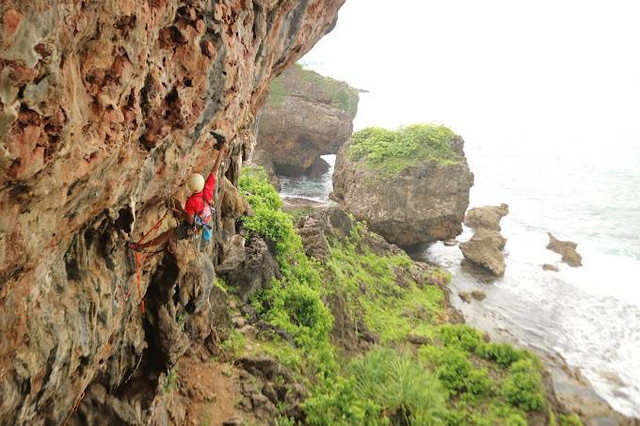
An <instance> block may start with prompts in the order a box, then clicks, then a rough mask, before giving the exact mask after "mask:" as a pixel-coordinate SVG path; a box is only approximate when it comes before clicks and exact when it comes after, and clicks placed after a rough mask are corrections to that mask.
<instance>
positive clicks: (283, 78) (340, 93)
mask: <svg viewBox="0 0 640 426" xmlns="http://www.w3.org/2000/svg"><path fill="white" fill-rule="evenodd" d="M357 107H358V92H357V90H355V89H353V88H352V87H349V86H348V85H347V84H346V83H343V82H339V81H336V80H333V79H331V78H329V77H324V76H321V75H319V74H318V73H315V72H313V71H309V70H304V69H302V67H300V66H295V67H291V68H289V69H287V70H286V71H285V72H283V73H282V74H281V75H280V76H279V77H277V78H276V79H275V80H273V82H272V83H271V89H270V93H269V98H268V100H267V103H266V104H265V105H264V107H263V108H262V111H261V112H260V123H259V130H258V148H259V149H261V150H264V151H266V152H268V153H269V154H270V157H271V160H272V161H273V163H274V166H275V171H276V173H277V174H279V175H284V176H300V175H310V176H318V175H321V174H322V173H324V172H326V171H327V170H328V164H327V163H326V162H325V161H324V160H322V159H321V158H320V155H324V154H335V153H336V152H337V151H338V148H340V146H342V144H343V143H344V142H345V141H346V140H347V139H348V138H349V136H351V132H352V131H353V119H354V118H355V116H356V111H357Z"/></svg>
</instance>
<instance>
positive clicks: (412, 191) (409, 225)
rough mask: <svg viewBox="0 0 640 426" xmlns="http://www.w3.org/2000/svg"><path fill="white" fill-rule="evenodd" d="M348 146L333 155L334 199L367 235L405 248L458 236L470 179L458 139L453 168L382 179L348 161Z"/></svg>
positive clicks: (427, 165)
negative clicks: (362, 224) (363, 226)
mask: <svg viewBox="0 0 640 426" xmlns="http://www.w3.org/2000/svg"><path fill="white" fill-rule="evenodd" d="M348 146H349V142H347V143H346V144H345V145H343V147H342V148H341V149H340V150H339V151H338V156H337V158H336V166H335V167H336V168H335V172H334V174H333V197H334V199H335V200H336V201H338V202H339V203H340V205H341V206H342V207H344V209H345V210H347V211H349V212H350V213H352V214H353V215H354V216H355V217H356V218H357V219H358V220H363V221H366V222H367V223H368V224H369V228H370V229H371V230H372V231H374V232H376V233H378V234H380V235H382V236H383V237H384V238H386V240H387V241H389V242H390V243H393V244H397V245H399V246H401V247H404V248H407V247H411V246H415V245H417V244H425V243H431V242H434V241H438V240H448V239H451V238H455V237H456V236H457V235H458V234H460V233H461V232H462V220H463V219H464V212H465V211H466V209H467V207H468V206H469V190H470V188H471V186H472V185H473V174H472V173H471V171H470V170H469V166H468V165H467V161H466V158H465V157H464V151H463V146H464V141H463V140H462V138H461V137H459V136H456V138H455V139H454V140H453V141H452V147H453V148H454V150H455V151H456V152H458V153H459V155H460V158H461V160H460V161H459V162H458V163H457V164H453V165H442V164H438V163H436V162H434V161H429V162H424V163H418V164H416V165H414V166H411V167H409V168H408V169H406V170H403V171H402V172H400V173H399V174H397V175H394V176H391V177H382V176H381V175H380V172H378V171H375V170H372V169H370V168H369V167H368V166H367V165H366V164H365V162H364V161H363V160H360V161H352V160H351V159H349V158H348V155H347V149H348Z"/></svg>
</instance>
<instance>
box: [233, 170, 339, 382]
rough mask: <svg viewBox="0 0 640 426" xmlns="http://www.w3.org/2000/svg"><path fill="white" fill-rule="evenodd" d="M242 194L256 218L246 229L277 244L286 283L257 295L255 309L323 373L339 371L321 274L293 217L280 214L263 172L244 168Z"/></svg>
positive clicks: (247, 222) (277, 200)
mask: <svg viewBox="0 0 640 426" xmlns="http://www.w3.org/2000/svg"><path fill="white" fill-rule="evenodd" d="M239 188H240V190H241V192H242V193H243V194H244V195H245V196H246V197H247V200H248V201H249V203H250V204H251V207H252V209H253V212H254V215H253V216H251V217H247V218H245V228H246V229H247V230H249V231H250V232H251V233H256V234H259V235H260V236H262V237H263V238H266V239H268V240H270V241H272V242H273V243H275V248H276V260H277V261H278V266H279V267H280V272H281V273H282V279H280V280H274V281H273V283H272V287H271V288H270V289H268V290H264V291H261V292H258V293H257V294H255V295H254V297H253V299H252V301H251V303H252V305H253V306H254V307H256V309H257V310H258V313H259V314H260V315H261V316H262V317H263V319H265V320H266V321H269V322H271V323H272V324H274V325H277V326H279V327H282V328H284V329H285V330H287V331H288V332H289V333H290V334H291V335H292V336H293V338H294V339H295V342H296V344H297V345H299V346H300V347H301V348H303V349H305V350H306V351H308V353H309V355H308V356H307V357H306V358H305V360H306V361H307V364H308V365H313V366H314V368H316V370H317V372H318V373H323V374H324V373H327V372H328V371H329V370H331V369H334V368H335V361H334V360H333V354H332V352H333V347H332V346H331V343H330V341H329V331H330V330H331V327H332V322H333V317H332V315H331V313H330V312H329V310H328V309H327V307H326V306H325V305H324V303H323V302H322V299H321V298H320V296H321V294H320V290H321V288H322V279H321V268H320V266H319V265H318V264H317V263H316V262H315V261H313V260H312V259H309V258H308V257H307V256H306V254H305V252H304V248H303V246H302V240H301V238H300V236H299V235H298V234H297V232H296V231H295V229H294V227H293V221H292V220H291V217H290V216H289V215H288V214H286V213H284V212H283V211H282V210H281V207H282V201H281V200H280V196H279V195H278V193H277V191H276V190H275V188H274V187H273V186H272V185H271V184H269V182H268V180H267V175H266V173H265V172H264V170H262V169H260V168H244V169H243V174H242V176H241V177H240V183H239Z"/></svg>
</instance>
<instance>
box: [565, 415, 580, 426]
mask: <svg viewBox="0 0 640 426" xmlns="http://www.w3.org/2000/svg"><path fill="white" fill-rule="evenodd" d="M560 426H582V421H581V420H580V417H578V416H577V415H575V414H571V415H567V414H560Z"/></svg>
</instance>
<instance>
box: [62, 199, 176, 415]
mask: <svg viewBox="0 0 640 426" xmlns="http://www.w3.org/2000/svg"><path fill="white" fill-rule="evenodd" d="M169 211H170V210H167V212H166V213H165V214H164V216H162V218H161V219H160V220H159V221H158V222H156V224H155V225H153V227H152V228H151V229H150V230H149V231H148V232H147V233H146V234H144V235H143V236H142V238H141V239H140V241H139V242H138V244H142V243H143V242H144V240H145V239H147V237H148V236H149V235H150V234H151V233H152V232H153V231H155V230H156V229H158V228H159V227H160V225H161V224H162V222H163V221H164V220H165V218H166V217H167V215H168V214H169ZM163 251H164V250H158V251H154V252H145V253H139V252H136V253H135V268H136V287H137V289H138V297H139V298H140V311H141V312H142V314H143V315H144V313H145V311H146V307H145V303H144V299H143V297H142V289H141V285H140V277H141V273H140V271H141V269H142V266H143V265H144V262H145V261H146V260H147V259H148V258H149V257H151V256H154V255H156V254H158V253H161V252H163ZM118 288H119V290H120V293H121V296H122V297H121V298H119V297H118V296H117V295H118V293H116V298H117V299H120V300H118V302H119V303H118V310H117V311H116V319H115V320H114V321H112V322H111V324H114V325H113V326H112V327H110V329H109V332H108V336H109V338H108V339H107V340H106V343H105V345H104V346H103V347H102V349H101V350H100V351H98V353H97V354H96V359H99V360H104V359H106V356H107V355H108V351H109V349H111V344H110V343H109V341H110V339H111V337H112V336H113V334H114V332H115V324H120V320H121V317H122V312H123V309H122V308H123V307H124V303H123V302H125V301H126V300H128V299H129V296H130V295H131V290H132V289H133V287H130V288H129V290H128V291H126V292H125V291H124V290H123V289H122V287H121V286H118ZM92 379H93V377H92V376H91V375H87V378H86V379H85V381H84V383H83V384H82V392H81V393H80V395H78V396H77V397H76V399H75V401H74V404H73V407H72V408H71V410H70V411H69V414H67V417H66V418H65V420H64V423H63V426H66V425H67V424H68V423H69V420H71V416H72V415H73V413H75V412H76V411H78V407H79V406H80V403H81V402H82V400H83V399H84V397H85V392H86V390H87V387H88V386H89V384H90V383H91V380H92Z"/></svg>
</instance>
